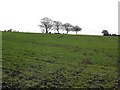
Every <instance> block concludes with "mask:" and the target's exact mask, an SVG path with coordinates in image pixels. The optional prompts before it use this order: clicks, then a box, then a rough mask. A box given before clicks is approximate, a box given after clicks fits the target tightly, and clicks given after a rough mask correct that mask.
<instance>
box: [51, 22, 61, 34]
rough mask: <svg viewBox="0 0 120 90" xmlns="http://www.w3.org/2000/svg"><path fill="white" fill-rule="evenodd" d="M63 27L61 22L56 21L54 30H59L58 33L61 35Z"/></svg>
mask: <svg viewBox="0 0 120 90" xmlns="http://www.w3.org/2000/svg"><path fill="white" fill-rule="evenodd" d="M61 26H62V23H61V22H59V21H54V25H53V28H54V29H55V30H57V32H58V33H59V29H60V28H61Z"/></svg>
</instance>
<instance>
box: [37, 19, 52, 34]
mask: <svg viewBox="0 0 120 90" xmlns="http://www.w3.org/2000/svg"><path fill="white" fill-rule="evenodd" d="M40 22H41V25H39V26H40V28H42V30H43V29H44V30H45V32H46V33H48V31H49V30H50V29H51V28H52V26H53V21H52V20H51V19H49V18H48V17H45V18H42V19H41V21H40Z"/></svg>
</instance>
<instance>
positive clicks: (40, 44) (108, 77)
mask: <svg viewBox="0 0 120 90" xmlns="http://www.w3.org/2000/svg"><path fill="white" fill-rule="evenodd" d="M2 45H3V47H2V55H3V56H2V58H3V61H2V71H3V72H2V79H3V82H2V83H3V88H52V87H55V88H118V69H117V62H118V37H113V36H89V35H88V36H87V35H85V36H84V35H57V34H34V33H11V32H3V33H2Z"/></svg>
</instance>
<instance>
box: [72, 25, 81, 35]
mask: <svg viewBox="0 0 120 90" xmlns="http://www.w3.org/2000/svg"><path fill="white" fill-rule="evenodd" d="M81 30H82V28H80V27H79V26H78V25H76V26H74V27H73V29H72V31H75V32H76V35H77V32H78V31H81Z"/></svg>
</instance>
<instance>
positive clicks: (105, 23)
mask: <svg viewBox="0 0 120 90" xmlns="http://www.w3.org/2000/svg"><path fill="white" fill-rule="evenodd" d="M118 1H119V0H0V30H5V29H13V30H17V31H25V32H28V31H30V32H40V28H39V27H38V24H40V19H42V18H44V17H48V18H50V19H52V20H56V21H61V22H62V23H71V24H72V25H79V26H80V27H81V28H82V29H83V30H82V31H81V32H79V34H96V35H100V34H101V32H102V30H103V29H105V30H108V31H109V33H116V34H117V33H118ZM71 33H72V32H71ZM73 33H75V32H73Z"/></svg>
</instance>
